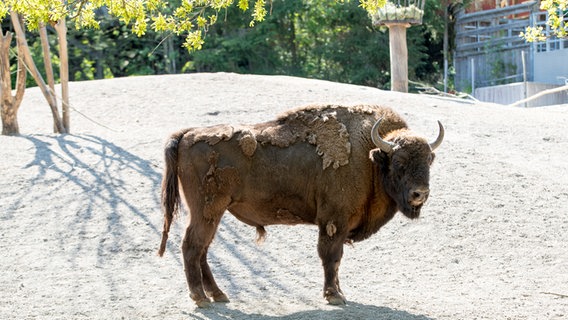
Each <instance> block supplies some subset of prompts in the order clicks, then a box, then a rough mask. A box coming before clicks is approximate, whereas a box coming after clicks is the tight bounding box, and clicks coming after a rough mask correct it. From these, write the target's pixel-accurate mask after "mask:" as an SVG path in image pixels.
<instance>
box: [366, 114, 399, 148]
mask: <svg viewBox="0 0 568 320" xmlns="http://www.w3.org/2000/svg"><path fill="white" fill-rule="evenodd" d="M381 120H383V118H380V119H379V120H377V122H375V124H374V125H373V129H371V140H373V143H374V144H375V145H376V146H377V148H379V149H381V151H383V152H386V153H387V154H389V153H392V152H393V150H394V147H395V146H396V145H395V144H394V143H392V142H388V141H385V140H383V139H382V138H381V136H380V135H379V125H380V124H381Z"/></svg>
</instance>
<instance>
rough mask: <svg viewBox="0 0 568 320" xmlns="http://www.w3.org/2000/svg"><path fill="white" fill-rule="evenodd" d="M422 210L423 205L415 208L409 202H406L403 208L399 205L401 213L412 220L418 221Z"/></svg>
mask: <svg viewBox="0 0 568 320" xmlns="http://www.w3.org/2000/svg"><path fill="white" fill-rule="evenodd" d="M421 209H422V204H420V205H417V206H413V205H411V204H410V203H408V202H404V205H403V206H400V205H399V210H400V212H402V213H403V214H404V215H405V216H407V217H408V218H410V219H416V218H418V217H420V210H421Z"/></svg>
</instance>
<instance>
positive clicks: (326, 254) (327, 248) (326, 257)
mask: <svg viewBox="0 0 568 320" xmlns="http://www.w3.org/2000/svg"><path fill="white" fill-rule="evenodd" d="M344 242H345V232H340V230H338V229H337V228H336V226H335V225H334V224H332V223H327V224H323V225H320V226H319V239H318V253H319V256H320V258H321V261H322V265H323V272H324V279H325V280H324V287H323V296H324V297H325V298H326V299H327V301H328V302H329V303H330V304H334V305H340V304H345V302H346V300H345V297H344V296H343V293H342V292H341V289H340V288H339V278H338V270H339V264H340V263H341V257H342V256H343V243H344Z"/></svg>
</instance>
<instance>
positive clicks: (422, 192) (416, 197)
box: [408, 188, 430, 206]
mask: <svg viewBox="0 0 568 320" xmlns="http://www.w3.org/2000/svg"><path fill="white" fill-rule="evenodd" d="M429 194H430V189H427V188H424V189H414V190H411V191H410V196H409V199H408V200H409V202H410V204H411V205H413V206H418V205H421V204H423V203H424V202H426V200H427V199H428V195H429Z"/></svg>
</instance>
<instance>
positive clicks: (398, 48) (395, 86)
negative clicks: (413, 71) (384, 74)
mask: <svg viewBox="0 0 568 320" xmlns="http://www.w3.org/2000/svg"><path fill="white" fill-rule="evenodd" d="M387 27H388V28H389V46H390V65H391V66H390V70H391V91H399V92H408V48H407V47H406V28H408V27H410V25H409V24H407V23H390V24H388V25H387Z"/></svg>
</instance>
